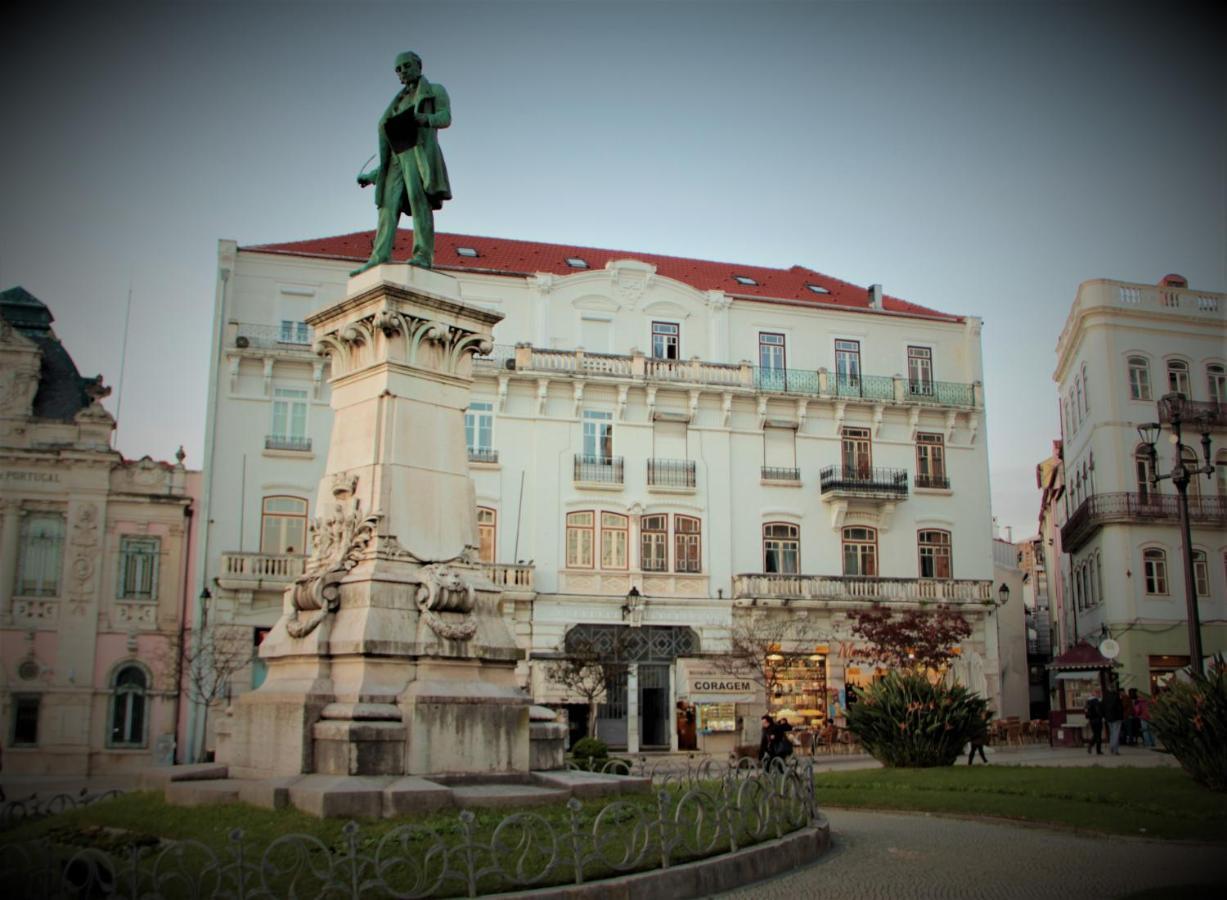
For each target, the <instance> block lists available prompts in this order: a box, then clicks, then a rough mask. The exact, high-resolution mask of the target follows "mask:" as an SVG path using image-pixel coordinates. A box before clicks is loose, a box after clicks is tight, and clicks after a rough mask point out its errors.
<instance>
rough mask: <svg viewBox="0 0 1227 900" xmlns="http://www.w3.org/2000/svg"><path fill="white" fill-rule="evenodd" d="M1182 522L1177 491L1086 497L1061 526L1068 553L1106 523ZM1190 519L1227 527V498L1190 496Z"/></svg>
mask: <svg viewBox="0 0 1227 900" xmlns="http://www.w3.org/2000/svg"><path fill="white" fill-rule="evenodd" d="M1179 521H1180V497H1179V496H1178V495H1176V494H1160V493H1157V492H1152V493H1147V494H1139V493H1115V494H1095V495H1094V496H1091V497H1087V498H1086V499H1085V500H1083V501H1082V505H1081V506H1079V507H1078V508H1077V509H1076V510H1074V514H1073V515H1072V516H1070V517H1069V521H1068V522H1066V523H1065V524H1064V525H1062V526H1061V546H1062V549H1064V550H1065V552H1066V553H1074V552H1076V551H1077V550H1080V549H1081V548H1082V547H1083V546H1084V545H1085V544H1086V542H1087V541H1089V540H1090V539H1091V537H1092V536H1093V535H1094V534H1095V532H1096V531H1097V530H1098V529H1099V527H1100V526H1102V525H1109V524H1117V523H1133V522H1137V523H1144V524H1155V523H1171V524H1175V523H1177V522H1179ZM1189 521H1190V522H1192V523H1193V524H1194V525H1212V526H1214V527H1217V528H1223V527H1227V497H1196V496H1191V497H1189Z"/></svg>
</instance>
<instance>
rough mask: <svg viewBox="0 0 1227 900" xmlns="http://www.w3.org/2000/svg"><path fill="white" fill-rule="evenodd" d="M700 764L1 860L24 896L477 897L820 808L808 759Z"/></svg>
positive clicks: (8, 880)
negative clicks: (336, 831)
mask: <svg viewBox="0 0 1227 900" xmlns="http://www.w3.org/2000/svg"><path fill="white" fill-rule="evenodd" d="M699 771H700V770H699V769H696V770H695V772H694V773H692V774H690V775H689V776H685V777H681V778H673V779H672V780H671V782H670V783H668V784H662V785H660V786H659V790H657V791H656V792H655V794H654V795H653V796H651V797H645V798H642V799H640V800H639V801H635V800H629V799H628V800H616V801H613V802H610V803H606V804H604V805H600V806H586V805H585V804H583V803H581V802H580V801H579V800H576V799H574V798H573V799H571V800H569V801H568V802H567V804H566V813H565V815H563V816H561V817H556V818H555V819H554V820H553V821H551V819H550V818H547V817H546V816H545V815H543V814H541V813H539V812H521V813H514V814H511V815H507V816H504V817H503V818H502V819H500V820H499V821H498V822H497V824H496V825H494V827H493V828H490V827H488V826H487V825H486V824H485V823H479V822H478V819H477V816H476V815H475V814H474V813H473V812H472V811H470V810H463V811H461V812H460V813H459V814H458V815H457V816H456V820H455V823H454V824H453V825H451V826H447V827H440V828H438V829H435V828H431V827H428V826H426V825H417V824H405V825H401V826H398V827H396V828H393V829H392V830H391V831H389V832H387V833H385V834H384V835H383V836H382V837H380V838H379V839H378V840H376V839H375V838H374V837H370V838H368V837H366V836H365V835H364V834H363V831H362V828H361V827H360V826H359V825H358V824H357V823H354V822H350V823H349V824H348V825H346V826H345V827H344V829H343V830H342V836H341V839H340V840H339V841H338V842H337V843H335V844H333V845H331V846H330V845H329V844H327V843H325V842H324V841H321V840H320V839H318V838H316V837H314V836H311V835H305V834H287V835H283V836H281V837H278V838H276V839H275V840H273V841H272V842H270V843H269V844H267V845H264V846H260V845H254V844H253V843H252V842H250V841H248V840H247V838H246V835H245V834H244V832H243V830H242V829H240V828H236V829H234V830H232V831H231V832H230V833H229V836H228V839H227V841H226V843H225V845H224V846H222V847H210V846H207V845H206V844H203V843H201V842H198V841H165V840H163V841H158V842H156V843H155V844H152V845H139V844H131V845H128V846H127V847H124V848H122V849H120V850H117V851H115V852H109V851H106V850H102V849H100V848H92V847H91V848H84V849H82V848H78V847H72V846H66V845H64V844H63V843H55V842H53V840H51V839H42V840H39V841H33V842H27V843H14V844H7V845H0V867H2V868H3V871H4V872H5V888H6V892H8V893H9V894H10V896H18V897H26V896H31V897H33V896H37V897H49V898H60V897H73V898H77V897H93V896H116V897H128V898H143V897H166V896H180V895H182V896H185V897H196V898H221V897H226V898H231V897H352V898H358V897H362V898H368V897H398V898H419V897H443V896H467V897H476V896H479V895H481V894H488V893H496V892H502V891H513V890H527V889H534V888H535V889H541V888H544V887H547V886H551V885H565V884H574V885H580V884H584V883H586V882H590V881H594V880H597V879H600V878H603V877H611V876H616V875H620V874H624V873H630V872H639V871H649V870H655V869H668V868H669V867H670V866H673V865H677V864H680V863H684V862H688V861H691V860H694V859H701V858H705V857H709V856H715V855H719V854H721V853H725V852H729V851H736V850H738V849H740V848H741V847H745V846H748V845H751V844H755V843H758V842H761V841H764V840H771V839H775V838H780V837H783V836H784V835H785V834H788V833H790V832H793V831H796V830H798V829H800V828H805V827H807V826H812V825H816V824H818V823H819V821H820V817H819V814H818V805H817V801H816V798H815V792H814V779H813V762H812V760H810V761H806V763H805V764H803V765H795V764H794V765H793V766H791V767H783V766H778V767H776V768H774V769H770V770H767V771H764V770H762V769H760V768H757V765H756V764H749V765H745V766H739V765H731V764H730V765H728V766H726V767H724V768H723V769H720V770H717V768H716V767H714V766H712V767H709V768H706V769H703V770H702V771H703V773H704V774H705V775H706V774H711V776H712V777H711V778H710V779H709V778H706V777H700V776H699Z"/></svg>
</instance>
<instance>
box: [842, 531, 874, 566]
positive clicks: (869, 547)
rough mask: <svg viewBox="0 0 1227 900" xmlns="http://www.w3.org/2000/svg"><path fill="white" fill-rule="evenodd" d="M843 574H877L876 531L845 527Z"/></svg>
mask: <svg viewBox="0 0 1227 900" xmlns="http://www.w3.org/2000/svg"><path fill="white" fill-rule="evenodd" d="M843 544H844V574H845V575H859V576H863V577H866V578H872V577H874V576H876V575H877V574H878V533H877V531H876V530H875V529H873V528H845V529H844V531H843Z"/></svg>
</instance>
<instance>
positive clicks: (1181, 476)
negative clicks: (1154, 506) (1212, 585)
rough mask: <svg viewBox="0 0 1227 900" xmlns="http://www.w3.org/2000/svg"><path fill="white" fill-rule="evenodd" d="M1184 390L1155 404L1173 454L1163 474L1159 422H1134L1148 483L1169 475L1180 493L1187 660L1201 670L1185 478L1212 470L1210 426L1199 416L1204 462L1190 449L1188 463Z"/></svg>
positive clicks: (1164, 397)
mask: <svg viewBox="0 0 1227 900" xmlns="http://www.w3.org/2000/svg"><path fill="white" fill-rule="evenodd" d="M1184 400H1185V397H1184V394H1181V393H1171V394H1165V395H1164V396H1163V397H1162V398H1161V399H1160V400H1159V404H1158V405H1159V408H1160V410H1162V409H1163V407H1164V406H1166V408H1167V413H1168V421H1169V425H1170V428H1171V431H1172V434H1171V442H1172V446H1173V448H1174V451H1175V454H1174V456H1173V458H1172V468H1171V471H1170V472H1168V473H1167V474H1166V475H1160V474H1159V469H1158V465H1157V459H1158V454H1157V453H1156V452H1155V441H1156V440H1157V439H1158V437H1159V431H1160V425H1159V423H1158V422H1148V423H1147V424H1145V425H1139V426H1138V435H1140V436H1141V438H1142V441H1143V443H1145V444H1146V454H1147V456H1148V458H1149V462H1150V486H1151V487H1152V488H1154V487H1158V486H1159V482H1160V481H1163V480H1164V479H1169V478H1170V479H1171V482H1172V484H1174V485H1175V486H1176V493H1178V494H1179V495H1180V504H1179V505H1180V536H1181V540H1182V541H1183V542H1184V599H1185V603H1186V604H1187V606H1188V612H1189V661H1190V662H1191V663H1192V664H1193V667H1194V671H1195V672H1200V671H1201V660H1202V652H1201V621H1200V619H1199V618H1198V615H1197V584H1196V582H1195V580H1194V578H1193V535H1192V532H1191V531H1190V528H1189V482H1190V481H1192V480H1193V479H1195V478H1196V477H1197V476H1198V475H1205V476H1206V477H1207V478H1209V477H1210V476H1211V475H1213V474H1214V465H1213V463H1211V462H1210V427H1209V423H1208V422H1207V421H1206V420H1205V419H1204V418H1203V419H1202V420H1201V450H1202V454H1203V455H1204V456H1205V459H1206V462H1205V464H1204V465H1200V466H1199V465H1195V463H1196V462H1197V451H1196V450H1192V451H1191V452H1192V454H1193V463H1192V464H1191V463H1188V462H1186V461H1185V458H1184V451H1185V449H1186V447H1185V445H1184V443H1183V442H1182V437H1181V434H1180V426H1181V424H1182V423H1183V413H1184Z"/></svg>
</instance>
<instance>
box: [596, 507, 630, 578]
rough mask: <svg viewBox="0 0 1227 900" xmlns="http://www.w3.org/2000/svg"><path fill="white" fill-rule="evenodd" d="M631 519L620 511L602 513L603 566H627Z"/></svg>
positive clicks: (613, 567)
mask: <svg viewBox="0 0 1227 900" xmlns="http://www.w3.org/2000/svg"><path fill="white" fill-rule="evenodd" d="M629 526H630V519H629V518H627V517H626V516H623V515H619V514H618V513H609V512H603V513H601V568H602V569H625V568H627V565H628V562H627V552H626V551H627V542H628V540H629V535H630V528H629Z"/></svg>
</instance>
